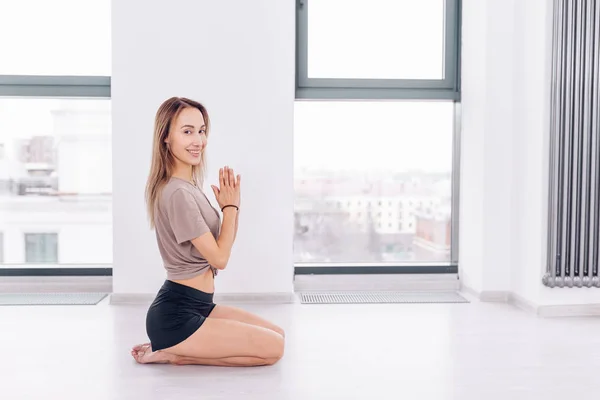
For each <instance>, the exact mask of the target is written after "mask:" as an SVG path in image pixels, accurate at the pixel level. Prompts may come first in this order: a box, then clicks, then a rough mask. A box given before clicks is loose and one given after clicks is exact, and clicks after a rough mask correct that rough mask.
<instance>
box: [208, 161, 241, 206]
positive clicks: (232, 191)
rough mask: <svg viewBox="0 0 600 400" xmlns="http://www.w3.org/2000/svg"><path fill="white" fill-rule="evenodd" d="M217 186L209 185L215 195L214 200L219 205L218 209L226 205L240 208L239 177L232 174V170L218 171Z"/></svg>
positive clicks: (224, 168) (225, 168)
mask: <svg viewBox="0 0 600 400" xmlns="http://www.w3.org/2000/svg"><path fill="white" fill-rule="evenodd" d="M219 186H220V187H216V186H215V185H210V187H211V188H212V190H213V192H214V193H215V199H216V200H217V203H219V208H221V209H223V207H225V206H228V205H233V206H236V207H239V206H240V176H239V175H238V176H237V177H236V176H235V174H234V173H233V169H232V168H229V167H227V166H226V167H223V168H221V169H219Z"/></svg>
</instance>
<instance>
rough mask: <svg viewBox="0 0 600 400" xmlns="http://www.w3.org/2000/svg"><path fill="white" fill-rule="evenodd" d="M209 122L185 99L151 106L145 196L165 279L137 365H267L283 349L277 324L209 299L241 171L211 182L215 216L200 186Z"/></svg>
mask: <svg viewBox="0 0 600 400" xmlns="http://www.w3.org/2000/svg"><path fill="white" fill-rule="evenodd" d="M209 125H210V123H209V118H208V113H207V111H206V108H205V107H204V106H203V105H202V104H200V103H197V102H195V101H192V100H189V99H186V98H178V97H173V98H170V99H168V100H166V101H165V102H164V103H163V104H162V105H161V106H160V108H159V109H158V111H157V113H156V118H155V126H154V144H153V150H152V167H151V171H150V175H149V178H148V182H147V185H146V202H147V205H148V213H149V218H150V224H151V227H152V228H154V229H155V231H156V239H157V242H158V248H159V251H160V254H161V257H162V259H163V263H164V266H165V269H166V272H167V279H166V281H165V283H164V284H163V286H162V288H161V289H160V290H159V292H158V294H157V296H156V299H155V300H154V302H153V303H152V305H151V306H150V308H149V310H148V314H147V317H146V331H147V333H148V336H149V338H150V343H146V344H143V345H137V346H135V347H134V348H133V349H132V350H131V355H132V356H133V357H134V358H135V360H136V361H137V362H139V363H142V364H147V363H171V364H179V365H181V364H202V365H218V366H254V365H272V364H274V363H276V362H277V361H278V360H279V359H280V358H281V357H282V356H283V348H284V332H283V330H282V329H281V328H279V327H278V326H276V325H273V324H272V323H270V322H268V321H265V320H264V319H262V318H260V317H258V316H256V315H253V314H251V313H249V312H246V311H243V310H241V309H238V308H235V307H229V306H224V305H220V304H219V305H216V304H214V303H213V293H214V278H215V276H217V273H218V272H219V271H221V270H224V269H225V267H226V266H227V262H228V260H229V256H230V254H231V249H232V247H233V242H234V241H235V237H236V234H237V227H238V216H239V206H240V176H239V175H238V176H237V177H236V176H235V175H234V172H233V169H231V168H229V167H224V168H221V169H220V170H219V187H217V186H214V185H211V187H212V190H213V192H214V195H215V198H216V200H217V203H218V204H219V208H220V209H221V212H222V213H223V219H222V222H221V217H220V215H219V213H218V211H217V210H216V209H214V208H213V207H212V206H211V205H210V203H209V200H208V198H207V197H206V195H205V194H204V193H203V191H202V189H201V188H202V182H203V179H202V177H203V175H202V174H203V172H204V169H205V168H204V167H205V156H204V155H205V149H206V142H207V138H208V134H209Z"/></svg>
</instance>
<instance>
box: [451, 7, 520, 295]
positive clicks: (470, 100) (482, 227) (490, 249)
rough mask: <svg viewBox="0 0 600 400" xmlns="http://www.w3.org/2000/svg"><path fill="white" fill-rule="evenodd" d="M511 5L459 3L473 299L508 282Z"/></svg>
mask: <svg viewBox="0 0 600 400" xmlns="http://www.w3.org/2000/svg"><path fill="white" fill-rule="evenodd" d="M511 4H514V2H513V1H512V0H502V1H500V0H495V1H482V0H465V1H464V3H463V13H464V15H463V42H462V57H463V59H462V84H463V87H462V132H461V178H460V185H461V190H460V238H459V246H460V248H459V257H460V260H459V265H460V271H459V273H460V278H461V281H462V282H463V284H465V285H466V286H468V287H470V288H472V289H474V290H475V291H477V292H482V291H488V292H489V291H506V290H508V286H509V280H510V271H509V265H510V257H511V253H510V237H511V226H510V211H511V208H510V201H511V198H510V195H511V192H510V187H511V179H510V178H511V170H512V149H511V146H512V136H511V134H510V132H511V130H512V113H511V110H510V108H511V101H512V91H511V89H512V88H511V82H512V69H511V65H510V63H511V61H512V54H511V52H512V50H511V45H512V44H511V42H510V40H507V38H511V37H512V35H513V32H512V31H513V27H512V15H510V14H511V8H510V6H509V5H511Z"/></svg>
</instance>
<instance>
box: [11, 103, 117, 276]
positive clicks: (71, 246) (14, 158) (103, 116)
mask: <svg viewBox="0 0 600 400" xmlns="http://www.w3.org/2000/svg"><path fill="white" fill-rule="evenodd" d="M27 121H35V124H34V125H30V124H28V123H27ZM0 136H1V137H2V138H3V140H5V141H6V143H7V146H6V148H7V150H9V151H7V154H6V158H5V160H4V162H3V165H4V166H5V168H2V169H0V196H2V197H3V199H4V200H3V201H2V202H1V203H0V224H10V225H12V226H18V227H20V226H25V227H27V228H28V229H34V230H38V229H43V228H45V227H48V226H50V227H52V228H51V229H52V230H56V231H58V230H60V231H61V235H60V247H61V254H62V257H61V258H62V260H61V261H63V262H65V263H68V264H79V265H85V264H104V263H112V212H111V209H112V165H111V151H112V150H111V146H112V141H111V109H110V101H109V100H94V99H39V98H0ZM2 215H6V218H3V217H2ZM19 254H20V253H17V252H15V253H14V254H13V255H12V256H11V258H10V259H5V260H4V262H6V263H10V264H22V263H27V262H30V261H28V260H27V257H29V253H27V254H25V255H21V256H19ZM23 257H25V258H23ZM34 259H35V258H34Z"/></svg>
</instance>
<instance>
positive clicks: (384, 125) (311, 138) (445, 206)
mask: <svg viewBox="0 0 600 400" xmlns="http://www.w3.org/2000/svg"><path fill="white" fill-rule="evenodd" d="M294 121H295V122H294V123H295V127H294V166H295V177H294V178H295V179H294V180H295V199H296V200H295V225H296V229H295V238H294V254H295V261H296V262H315V263H323V262H348V263H354V262H357V263H360V262H435V261H442V262H446V261H450V239H451V238H450V234H451V230H450V223H451V208H452V207H451V176H452V134H453V104H452V102H318V101H311V102H296V104H295V116H294ZM390 202H391V204H398V205H401V207H399V208H398V209H399V211H397V212H396V211H395V212H391V213H390V206H389V204H390ZM419 202H421V203H422V204H423V206H418V204H419ZM359 203H360V206H358V205H357V204H359ZM328 204H331V206H328ZM338 204H341V207H338V206H334V205H338ZM369 204H371V207H369ZM411 204H415V205H414V206H413V208H412V209H411V211H413V210H414V211H413V212H411V216H410V219H409V221H411V222H408V223H406V224H396V223H394V222H396V221H398V220H399V219H403V216H402V212H403V211H402V210H404V209H407V208H408V207H409V205H411ZM425 204H426V205H427V207H425V206H424V205H425ZM429 204H431V205H429ZM357 212H361V213H362V214H363V215H365V218H358V217H356V215H357ZM390 214H391V215H390ZM404 218H407V217H406V215H405V217H404Z"/></svg>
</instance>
